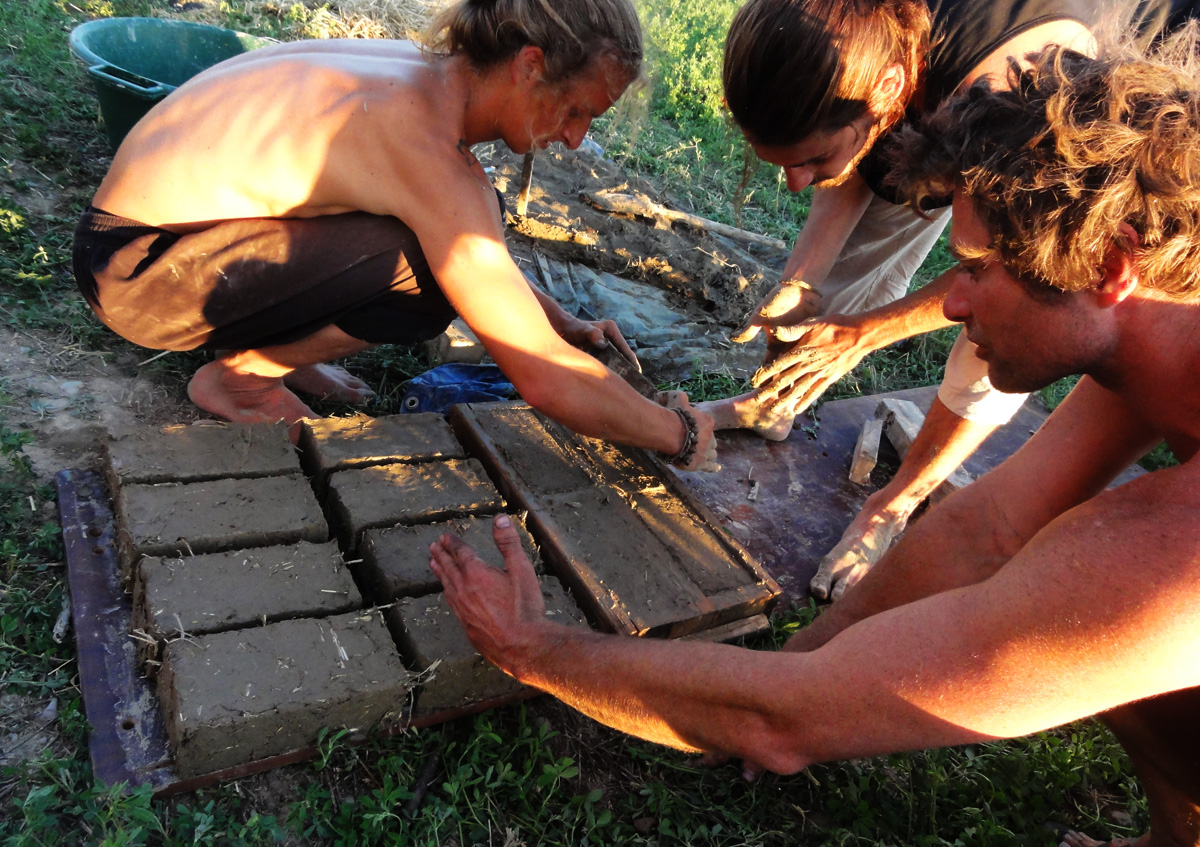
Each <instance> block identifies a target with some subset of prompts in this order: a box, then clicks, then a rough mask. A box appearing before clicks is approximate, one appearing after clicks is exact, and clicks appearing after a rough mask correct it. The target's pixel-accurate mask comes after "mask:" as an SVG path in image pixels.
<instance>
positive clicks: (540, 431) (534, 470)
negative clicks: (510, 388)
mask: <svg viewBox="0 0 1200 847" xmlns="http://www.w3.org/2000/svg"><path fill="white" fill-rule="evenodd" d="M456 411H457V410H452V413H451V417H452V420H453V419H454V417H455V415H454V413H455V412H456ZM459 415H461V416H464V417H465V418H466V419H467V420H469V421H470V423H469V424H467V426H469V427H472V428H473V429H474V433H473V435H474V437H476V438H479V437H482V441H483V443H482V444H481V445H480V448H481V451H482V452H483V453H484V454H485V455H494V456H495V457H498V458H499V459H500V460H501V462H502V464H503V468H504V472H505V474H506V475H507V474H508V473H511V474H512V475H515V476H516V477H518V478H519V479H520V480H523V481H524V483H525V484H526V485H527V486H528V488H529V489H530V490H531V491H534V492H546V493H554V492H560V491H572V490H574V489H577V488H585V487H588V486H590V485H592V484H593V479H592V477H591V476H589V475H588V473H587V471H586V470H585V469H584V467H583V463H582V459H583V456H582V455H581V454H580V453H579V452H578V451H577V450H575V449H574V448H573V447H569V446H567V445H566V444H564V443H563V442H562V441H561V440H560V438H557V437H555V433H554V430H553V429H551V428H550V427H547V426H546V425H545V424H543V422H542V420H541V419H539V417H538V415H537V414H536V413H535V412H534V411H533V410H532V409H531V408H530V407H529V406H527V405H524V404H516V403H479V404H474V403H473V404H471V406H470V411H469V412H468V413H465V414H464V413H462V412H460V413H459ZM554 429H558V428H557V427H554ZM560 431H563V430H560Z"/></svg>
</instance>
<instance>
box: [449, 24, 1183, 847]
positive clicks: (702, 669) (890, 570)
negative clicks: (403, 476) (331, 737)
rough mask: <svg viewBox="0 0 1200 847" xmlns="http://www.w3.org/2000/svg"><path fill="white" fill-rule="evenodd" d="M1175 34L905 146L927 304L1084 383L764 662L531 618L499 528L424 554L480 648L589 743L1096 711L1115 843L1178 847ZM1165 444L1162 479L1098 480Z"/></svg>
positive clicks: (761, 737)
mask: <svg viewBox="0 0 1200 847" xmlns="http://www.w3.org/2000/svg"><path fill="white" fill-rule="evenodd" d="M1197 42H1198V36H1197V28H1196V27H1195V25H1193V26H1191V27H1189V28H1187V29H1186V30H1184V32H1183V33H1182V34H1181V35H1179V36H1178V37H1175V38H1173V39H1172V40H1171V41H1170V42H1168V44H1167V45H1166V47H1165V48H1164V52H1163V53H1162V54H1161V56H1162V57H1164V58H1144V57H1141V56H1139V55H1138V54H1137V53H1136V52H1134V51H1132V50H1126V49H1124V48H1118V47H1109V46H1103V47H1101V49H1100V50H1099V51H1098V53H1097V56H1096V57H1095V58H1088V57H1086V56H1083V55H1080V54H1078V53H1072V52H1070V51H1066V50H1063V49H1062V48H1051V49H1049V50H1047V51H1045V52H1044V53H1043V54H1042V55H1041V56H1039V57H1037V58H1035V60H1034V61H1033V64H1032V67H1031V68H1029V69H1028V70H1026V71H1024V72H1023V73H1022V74H1021V76H1020V78H1019V79H1014V80H1013V82H1014V85H1013V86H1012V87H1011V89H1010V88H1009V87H1007V86H1001V87H998V88H997V89H995V90H989V89H988V88H986V87H981V86H975V87H973V88H971V89H970V90H969V91H968V92H966V93H965V95H964V96H963V97H961V98H957V99H955V100H954V101H952V102H951V103H950V104H948V105H947V106H945V107H943V108H942V109H940V110H939V111H938V112H937V113H936V115H935V116H933V117H932V118H931V119H928V120H927V121H925V122H923V123H922V124H920V125H918V127H916V128H914V129H912V130H909V131H907V132H906V133H905V134H904V135H903V136H902V140H903V144H902V145H901V146H900V148H899V152H900V157H899V160H898V164H897V166H896V171H895V173H896V174H897V175H898V176H900V177H901V181H902V184H903V186H904V188H905V193H906V195H907V196H909V198H910V199H911V200H912V201H913V202H918V201H920V200H921V199H922V198H923V197H929V196H938V197H940V196H943V195H945V194H946V193H947V192H950V193H952V194H953V209H954V212H953V220H952V225H951V245H952V249H953V251H954V253H955V255H956V257H957V259H958V260H959V266H958V269H957V271H956V272H955V274H954V278H953V281H952V284H951V286H950V288H949V291H948V292H947V295H946V299H945V305H944V309H945V313H946V316H947V317H948V318H950V319H952V320H955V321H958V322H960V323H962V324H964V326H965V332H966V333H967V335H968V337H969V338H970V339H971V340H972V341H973V342H974V343H975V344H976V345H977V347H978V351H979V352H978V353H977V356H978V357H979V358H980V359H981V360H982V361H984V362H985V363H986V364H987V369H988V374H989V377H990V379H991V381H992V383H993V384H994V385H995V386H997V387H998V388H1000V389H1002V390H1005V391H1031V390H1034V389H1037V388H1040V387H1042V386H1045V385H1047V384H1049V383H1051V382H1053V381H1055V380H1057V379H1059V378H1061V377H1063V376H1066V375H1068V374H1085V376H1084V378H1083V379H1082V380H1081V381H1080V382H1079V385H1078V387H1077V388H1076V389H1075V390H1074V391H1073V392H1072V393H1071V395H1070V396H1069V397H1068V398H1067V399H1066V401H1064V402H1063V404H1062V405H1061V406H1060V407H1059V408H1058V409H1056V410H1055V411H1054V413H1053V414H1052V415H1051V416H1050V417H1049V419H1048V420H1047V421H1046V423H1045V424H1044V425H1043V426H1042V428H1041V429H1040V430H1038V432H1037V433H1036V434H1035V435H1034V436H1033V437H1032V438H1031V439H1030V440H1029V442H1028V443H1027V444H1026V445H1025V446H1024V447H1023V448H1022V449H1021V450H1020V451H1018V452H1017V453H1016V454H1015V455H1014V456H1013V457H1012V458H1011V459H1010V460H1008V461H1007V462H1005V463H1004V464H1002V465H1001V466H1000V467H999V468H997V469H996V470H994V471H993V472H991V473H990V474H987V475H986V476H984V477H982V478H981V479H980V480H978V481H977V482H976V483H974V484H973V485H971V486H969V487H967V488H965V489H963V490H962V491H959V492H958V493H956V494H954V495H951V496H950V497H949V498H948V499H946V500H945V501H943V502H942V503H940V504H939V505H937V506H935V507H934V508H933V509H931V510H930V512H929V513H928V514H927V515H926V516H925V517H923V518H922V520H921V521H919V522H918V523H917V524H916V525H915V526H914V527H912V528H911V529H910V530H909V531H908V533H907V535H906V536H905V537H904V538H903V539H901V541H900V542H899V543H898V544H897V545H896V546H895V547H894V548H893V549H892V550H891V551H889V552H888V553H887V554H886V555H885V556H884V557H883V559H882V560H881V561H880V562H879V564H878V565H877V566H876V567H874V568H872V569H871V570H870V571H869V572H868V573H867V575H866V576H865V577H864V578H863V579H862V581H861V582H859V583H858V584H857V585H855V586H854V587H853V588H851V589H850V590H849V591H847V592H846V594H845V596H844V597H843V598H842V600H841V601H840V602H838V603H836V604H834V605H833V606H831V607H830V608H829V609H827V610H826V611H825V612H824V613H823V614H822V615H821V616H820V617H819V618H817V620H816V622H815V623H813V625H812V626H810V627H808V628H806V629H804V630H801V631H800V632H799V633H797V635H796V636H795V637H794V638H793V639H792V640H791V641H790V642H789V643H788V644H787V646H786V648H785V650H784V651H782V652H778V653H767V652H757V651H751V650H746V649H741V648H737V647H732V646H726V645H718V644H700V643H680V642H669V641H659V640H654V639H641V638H623V637H618V636H611V635H603V634H600V633H595V632H591V631H588V630H583V629H578V628H570V627H564V626H560V625H556V624H554V623H551V622H550V621H548V620H547V619H546V618H545V617H544V616H543V615H542V609H541V605H540V604H541V595H540V592H539V591H538V589H537V583H536V580H535V578H534V574H533V571H532V569H531V568H530V566H529V564H528V561H527V560H526V559H525V558H524V556H523V554H522V553H521V548H520V543H519V541H517V539H516V536H515V534H514V532H513V530H512V528H511V526H510V525H509V524H508V523H506V522H505V519H503V518H499V519H497V521H496V526H495V536H496V539H497V542H498V544H499V546H500V549H501V551H502V552H503V554H504V560H505V564H506V568H505V569H504V570H498V569H492V568H489V567H488V566H487V565H485V564H484V563H482V562H481V561H480V560H479V559H478V558H477V557H475V556H474V555H473V553H472V552H471V550H470V549H469V548H467V547H466V546H465V545H463V544H462V542H461V541H459V540H457V539H454V538H452V537H449V536H444V537H443V538H442V539H441V540H440V541H439V542H438V543H437V544H435V545H434V546H433V548H432V550H431V553H432V557H433V561H432V567H433V570H434V572H435V573H436V574H437V575H438V576H439V578H441V580H442V582H443V583H444V585H445V587H446V596H447V598H448V600H449V601H450V603H451V604H452V605H453V606H454V608H455V610H456V612H457V613H458V615H459V618H460V619H461V620H462V621H463V624H464V626H465V627H466V629H467V632H468V634H469V635H470V637H471V640H472V641H473V642H474V644H475V645H476V647H477V648H479V649H480V651H481V652H482V653H483V654H484V655H485V656H487V657H488V658H489V659H490V660H491V661H493V662H494V663H495V664H497V665H498V666H500V667H501V668H503V669H505V670H506V671H508V672H509V673H511V674H512V675H513V676H515V677H516V678H517V679H519V680H521V681H522V682H526V683H529V684H531V685H534V686H536V687H538V688H541V689H543V690H545V691H548V692H550V693H552V694H553V695H555V696H557V697H560V698H562V699H563V700H565V701H566V702H568V703H570V704H572V705H574V706H576V707H577V708H579V709H580V710H582V711H584V712H586V713H587V714H589V715H592V716H593V717H595V718H597V719H598V720H601V721H604V722H605V723H608V724H610V725H612V726H615V727H618V728H620V729H622V730H625V731H627V732H631V733H635V734H637V735H640V736H642V737H643V738H648V739H651V740H655V741H659V742H661V743H664V744H670V745H673V746H676V747H679V748H683V749H688V750H698V751H723V752H725V753H728V754H732V755H736V756H739V757H741V758H743V759H745V760H748V761H750V762H758V763H761V765H762V766H765V767H766V768H769V769H771V770H774V771H779V772H794V771H797V770H800V769H802V768H804V767H807V766H808V765H809V764H811V763H813V762H819V761H827V760H834V759H846V758H856V757H861V756H870V755H876V754H882V753H890V752H897V751H902V750H915V749H920V748H927V747H936V746H946V745H955V744H968V743H977V742H982V741H988V740H991V739H996V738H1006V737H1013V736H1018V735H1025V734H1028V733H1031V732H1036V731H1039V730H1044V729H1048V728H1050V727H1054V726H1059V725H1061V724H1064V723H1067V722H1069V721H1073V720H1077V719H1079V718H1082V717H1085V716H1088V715H1097V714H1098V715H1100V716H1101V717H1102V718H1104V719H1105V720H1106V721H1107V722H1108V723H1109V724H1110V725H1111V726H1112V728H1113V730H1114V732H1115V733H1116V735H1117V738H1118V739H1119V740H1120V742H1121V743H1122V745H1123V746H1124V747H1125V749H1126V750H1127V751H1128V752H1129V754H1130V757H1131V759H1132V761H1133V764H1134V767H1135V769H1136V771H1137V773H1138V776H1139V778H1140V779H1141V781H1142V784H1143V786H1144V787H1145V790H1146V797H1147V799H1148V802H1149V807H1150V819H1151V828H1150V833H1149V834H1148V835H1146V836H1143V837H1142V838H1141V839H1139V844H1141V845H1197V844H1200V722H1198V721H1197V720H1196V716H1197V715H1198V714H1200V661H1197V657H1198V656H1200V603H1198V602H1197V598H1198V597H1200V457H1198V456H1197V452H1198V449H1200V384H1198V383H1197V380H1196V374H1197V373H1198V372H1200V333H1197V326H1200V158H1198V157H1197V155H1196V152H1195V151H1196V150H1197V149H1200V46H1198V43H1197ZM1164 439H1165V440H1166V442H1167V444H1168V445H1169V446H1170V447H1171V448H1172V450H1173V451H1174V453H1175V455H1176V456H1177V457H1178V459H1179V460H1180V464H1179V465H1178V466H1176V467H1169V468H1165V469H1162V470H1158V471H1154V472H1152V473H1148V474H1145V475H1144V476H1141V477H1138V478H1136V479H1134V480H1133V481H1131V482H1127V483H1125V484H1124V485H1121V486H1119V487H1117V488H1114V489H1111V490H1106V486H1107V485H1108V484H1109V483H1110V482H1111V481H1112V480H1113V479H1114V478H1115V477H1116V476H1117V474H1118V473H1119V472H1120V471H1121V470H1122V469H1123V468H1125V467H1126V466H1127V465H1129V464H1130V463H1131V462H1133V461H1135V460H1136V459H1138V458H1139V457H1140V456H1142V455H1144V454H1145V453H1146V452H1147V451H1148V450H1150V449H1151V448H1152V447H1153V446H1154V445H1155V444H1157V443H1159V442H1160V441H1162V440H1164ZM1038 823H1040V822H1036V821H1031V822H1030V825H1031V827H1032V826H1036V825H1038ZM1068 843H1069V844H1071V845H1076V846H1077V845H1090V844H1096V843H1097V842H1095V841H1093V840H1092V839H1090V838H1088V837H1086V836H1083V835H1079V834H1072V835H1070V836H1069V837H1068Z"/></svg>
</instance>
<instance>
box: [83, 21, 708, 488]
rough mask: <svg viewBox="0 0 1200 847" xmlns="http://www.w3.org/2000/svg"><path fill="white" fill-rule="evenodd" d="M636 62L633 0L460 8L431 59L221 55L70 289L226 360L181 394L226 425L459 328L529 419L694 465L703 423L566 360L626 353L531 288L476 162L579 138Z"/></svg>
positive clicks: (98, 224)
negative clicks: (494, 149)
mask: <svg viewBox="0 0 1200 847" xmlns="http://www.w3.org/2000/svg"><path fill="white" fill-rule="evenodd" d="M641 60H642V42H641V33H640V30H639V27H638V21H637V15H636V13H635V12H634V9H633V7H632V5H631V4H630V3H629V2H628V0H571V2H569V3H556V4H551V3H550V2H549V0H466V2H460V3H458V4H457V5H455V6H453V7H451V8H450V9H448V10H446V11H445V12H444V13H443V14H442V15H441V16H440V17H438V18H437V20H436V21H435V22H434V24H433V27H432V30H431V33H430V35H429V37H428V38H427V39H426V44H425V45H424V46H418V45H416V44H412V43H409V42H404V41H359V40H354V41H305V42H297V43H290V44H280V45H276V46H271V47H266V48H264V49H261V50H256V51H253V52H251V53H247V54H244V55H242V56H239V57H237V58H234V59H230V60H229V61H226V62H222V63H221V64H219V65H216V66H215V67H213V68H210V69H209V70H207V71H205V72H203V73H201V74H200V75H198V76H197V77H195V78H194V79H192V80H190V81H188V82H187V83H186V84H185V85H183V86H181V87H180V88H179V89H178V90H177V91H176V92H174V93H172V94H171V95H170V96H169V97H167V98H166V99H165V100H163V101H162V102H161V103H159V104H158V105H156V106H155V107H154V108H153V109H152V110H151V111H150V112H149V113H148V114H147V115H146V116H145V118H143V119H142V120H141V121H140V122H139V123H138V124H137V125H136V126H135V127H134V128H133V130H132V131H131V132H130V134H129V136H128V137H127V138H126V139H125V141H124V142H123V143H122V145H121V147H120V149H119V150H118V151H117V155H116V157H115V159H114V160H113V165H112V168H111V169H110V171H109V173H108V175H107V177H106V178H105V179H104V182H103V183H102V184H101V186H100V189H99V191H98V192H97V194H96V197H95V198H94V200H93V204H92V207H91V208H89V209H88V210H87V212H86V213H85V214H84V216H83V219H82V220H81V221H80V224H79V227H78V229H77V232H76V249H75V273H76V278H77V281H78V283H79V285H80V288H81V289H82V290H83V292H84V295H85V296H86V297H87V299H88V302H89V303H90V304H91V305H92V308H93V309H94V310H95V312H96V314H97V315H98V316H99V317H100V319H101V320H103V321H104V323H105V324H107V325H108V326H109V327H111V328H112V329H113V330H114V331H115V332H117V333H118V334H120V335H122V336H124V337H125V338H128V339H129V340H131V341H133V342H134V343H137V344H141V345H143V346H146V347H151V348H155V349H163V350H213V351H216V352H217V356H216V359H215V360H214V361H213V362H210V363H209V364H206V365H204V366H203V367H201V368H200V369H199V371H197V373H196V374H195V376H193V377H192V379H191V382H190V383H189V385H188V394H189V396H190V397H191V398H192V400H193V401H194V402H195V403H196V404H197V405H198V406H200V407H201V408H202V409H204V410H206V411H208V412H210V413H212V414H214V415H216V416H218V417H222V418H226V419H228V420H232V421H264V420H265V421H276V420H280V419H283V420H285V421H287V422H288V423H289V424H291V423H294V422H295V421H297V420H299V419H300V418H304V417H310V416H312V415H313V413H312V411H311V410H310V409H309V408H308V407H307V406H306V405H305V404H304V403H303V402H302V401H301V400H300V399H299V398H298V397H297V396H296V395H295V394H293V393H292V389H295V390H297V391H302V392H306V393H309V394H316V395H320V396H326V397H335V398H338V399H342V400H346V401H356V400H362V399H364V398H365V397H366V396H368V395H369V394H370V390H369V389H368V388H367V386H366V385H365V384H363V383H362V382H361V381H359V380H357V379H355V378H354V377H352V376H350V375H349V374H348V373H346V372H345V371H344V370H342V369H340V368H336V367H334V366H331V365H329V364H327V363H328V362H329V361H331V360H333V359H338V358H342V357H345V356H348V355H351V354H353V353H356V352H359V351H362V350H365V349H367V348H369V347H371V346H374V345H376V344H380V343H409V344H411V343H414V342H417V341H422V340H425V339H429V338H433V337H434V336H436V335H438V334H439V333H441V332H442V331H443V330H444V329H445V328H446V326H447V325H448V324H449V322H450V321H451V319H452V318H453V317H454V316H455V315H456V314H458V315H461V316H462V318H463V319H464V320H465V321H466V323H467V324H468V325H469V326H470V327H471V329H472V330H473V331H474V332H475V334H476V335H477V336H478V337H479V339H480V341H481V342H482V343H483V345H484V346H485V347H486V348H487V350H488V352H489V353H490V354H491V355H492V357H493V358H494V359H495V361H496V363H497V364H498V365H499V366H500V368H501V369H502V370H503V371H504V372H505V373H506V374H507V376H508V377H509V378H510V379H511V380H512V382H513V383H514V385H515V386H516V388H517V390H518V391H519V392H520V393H521V394H522V396H523V397H524V398H525V399H526V400H527V401H528V402H529V403H530V404H531V405H533V406H534V407H536V408H537V409H539V410H541V411H542V412H544V413H545V414H547V415H548V416H550V417H552V418H554V419H556V420H558V421H560V422H562V423H563V424H565V425H567V426H569V427H571V428H572V429H574V430H576V431H577V432H581V433H583V434H585V435H591V436H596V437H600V438H606V439H610V440H613V441H619V442H622V443H626V444H633V445H637V446H642V447H647V448H651V449H654V450H657V451H659V452H660V453H662V454H664V455H665V456H667V457H669V458H670V459H671V460H672V461H674V462H675V463H676V464H678V465H679V466H681V467H688V468H698V467H700V466H702V465H704V464H705V463H706V462H708V461H710V460H711V459H713V458H714V454H713V452H712V451H713V447H712V424H711V420H710V418H709V417H708V416H707V415H705V414H703V413H699V412H696V411H695V410H693V409H692V407H691V406H690V405H689V404H688V403H687V400H686V398H684V397H682V396H679V395H674V396H672V398H671V405H670V407H668V406H664V405H659V404H656V403H654V402H651V401H649V400H646V399H644V398H642V397H641V396H640V395H638V394H637V393H636V392H635V391H633V389H631V388H630V387H629V386H628V385H627V384H626V383H625V382H624V381H623V380H621V379H620V378H619V377H617V376H616V375H615V374H613V373H612V372H611V371H609V370H608V369H607V368H605V367H604V366H603V365H601V364H600V363H599V362H598V361H597V360H595V359H594V358H592V357H591V356H589V355H587V354H585V353H583V352H581V351H580V350H578V349H577V348H576V347H574V346H572V342H581V341H583V340H585V339H587V340H591V341H592V342H594V343H604V342H607V343H611V344H614V345H616V346H617V347H618V348H619V349H620V350H622V351H624V352H625V353H626V354H627V355H629V356H632V353H630V352H629V349H628V346H627V345H626V344H625V342H624V340H623V339H622V338H621V336H620V333H619V331H618V330H617V328H616V326H615V325H614V324H613V323H612V322H611V321H598V322H587V321H581V320H579V319H577V318H575V317H573V316H571V315H568V314H567V313H566V312H564V311H563V310H562V309H561V308H560V307H559V306H557V305H556V304H555V303H554V302H553V301H551V300H550V299H549V298H547V297H545V296H544V295H542V294H541V293H539V292H535V291H534V290H532V289H531V288H530V286H529V285H528V284H527V283H526V281H525V279H524V277H523V276H522V275H521V273H520V271H519V270H518V269H517V267H516V265H515V264H514V263H513V261H512V259H511V257H510V256H509V254H508V251H507V249H506V247H505V244H504V232H503V221H502V218H501V214H500V208H499V207H498V205H497V202H496V194H495V192H494V191H493V189H492V186H491V185H490V183H489V182H488V179H487V177H486V176H485V174H484V172H483V168H482V167H481V166H480V164H479V162H478V161H477V160H476V159H475V157H474V156H473V155H472V153H471V146H472V145H474V144H478V143H481V142H485V141H493V140H500V141H503V142H505V143H506V144H507V145H508V146H509V147H510V148H511V149H513V150H514V151H515V152H518V153H523V152H527V151H529V150H532V149H534V148H537V147H545V146H546V145H548V144H550V143H552V142H561V143H563V144H566V145H567V146H569V147H572V148H574V147H576V146H578V145H579V143H580V142H581V141H582V140H583V137H584V135H585V134H586V132H587V130H588V127H589V125H590V124H591V121H592V120H593V119H594V118H595V117H597V116H598V115H600V114H601V113H602V112H604V111H605V110H606V109H608V108H609V107H610V106H611V105H612V103H613V101H614V100H616V99H617V98H618V97H619V96H620V95H621V93H622V92H623V91H624V90H625V88H626V87H627V86H628V85H629V83H630V82H631V81H633V80H634V79H635V78H636V77H637V76H638V75H639V73H640V67H641Z"/></svg>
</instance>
